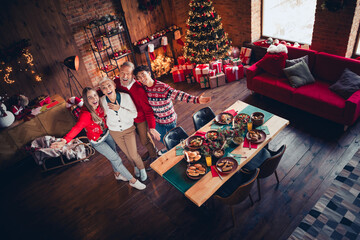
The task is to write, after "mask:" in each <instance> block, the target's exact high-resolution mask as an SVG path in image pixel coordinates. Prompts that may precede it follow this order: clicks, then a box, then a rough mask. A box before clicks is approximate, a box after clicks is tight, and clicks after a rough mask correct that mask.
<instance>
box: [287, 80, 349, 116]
mask: <svg viewBox="0 0 360 240" xmlns="http://www.w3.org/2000/svg"><path fill="white" fill-rule="evenodd" d="M329 85H330V84H329V83H327V82H323V81H319V80H316V82H315V83H313V84H309V85H305V86H301V87H299V88H297V89H296V90H295V93H294V95H293V104H294V105H295V106H296V107H298V108H300V109H303V110H306V111H308V112H312V113H315V114H317V115H320V116H328V118H329V119H333V118H334V116H332V115H336V116H342V115H343V110H344V108H345V99H343V98H342V97H340V96H339V95H337V94H336V93H334V92H332V91H331V90H330V89H329Z"/></svg>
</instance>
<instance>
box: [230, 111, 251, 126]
mask: <svg viewBox="0 0 360 240" xmlns="http://www.w3.org/2000/svg"><path fill="white" fill-rule="evenodd" d="M249 121H250V116H249V115H248V114H246V113H239V114H238V115H236V116H235V120H234V122H235V123H236V124H246V123H248V122H249Z"/></svg>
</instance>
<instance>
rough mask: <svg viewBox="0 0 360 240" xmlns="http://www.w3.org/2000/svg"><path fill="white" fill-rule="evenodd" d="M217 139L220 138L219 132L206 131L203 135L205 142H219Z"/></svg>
mask: <svg viewBox="0 0 360 240" xmlns="http://www.w3.org/2000/svg"><path fill="white" fill-rule="evenodd" d="M219 137H220V136H219V132H218V131H216V130H210V131H207V132H206V134H205V138H206V140H210V141H217V140H219Z"/></svg>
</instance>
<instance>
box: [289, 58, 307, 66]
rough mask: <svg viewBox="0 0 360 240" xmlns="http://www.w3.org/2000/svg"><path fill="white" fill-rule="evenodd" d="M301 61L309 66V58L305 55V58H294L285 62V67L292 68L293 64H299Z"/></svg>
mask: <svg viewBox="0 0 360 240" xmlns="http://www.w3.org/2000/svg"><path fill="white" fill-rule="evenodd" d="M302 60H303V61H304V62H305V63H306V64H307V65H308V66H309V56H308V55H305V56H303V57H301V58H295V59H291V60H286V63H285V67H291V66H294V65H295V64H297V63H299V62H300V61H302Z"/></svg>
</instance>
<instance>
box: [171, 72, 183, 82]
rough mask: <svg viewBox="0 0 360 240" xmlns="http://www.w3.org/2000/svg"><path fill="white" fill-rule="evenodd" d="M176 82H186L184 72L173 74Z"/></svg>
mask: <svg viewBox="0 0 360 240" xmlns="http://www.w3.org/2000/svg"><path fill="white" fill-rule="evenodd" d="M172 75H173V79H174V82H184V81H185V75H184V71H183V70H177V71H173V72H172Z"/></svg>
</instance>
